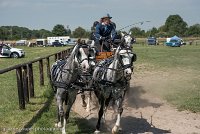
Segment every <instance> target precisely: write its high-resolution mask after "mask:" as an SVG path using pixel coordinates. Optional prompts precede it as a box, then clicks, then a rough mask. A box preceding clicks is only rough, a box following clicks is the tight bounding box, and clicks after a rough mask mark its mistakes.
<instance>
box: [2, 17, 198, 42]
mask: <svg viewBox="0 0 200 134" xmlns="http://www.w3.org/2000/svg"><path fill="white" fill-rule="evenodd" d="M92 29H93V28H92V27H91V31H92ZM91 31H87V30H85V29H84V28H82V27H78V28H76V29H75V30H74V31H71V29H70V28H69V27H68V26H67V28H65V27H64V25H62V24H57V25H55V26H54V27H53V30H52V31H49V30H45V29H40V30H30V29H28V28H26V27H18V26H1V27H0V40H18V39H34V38H46V37H49V36H70V37H74V38H89V37H90V34H91ZM129 31H131V32H132V35H133V36H134V37H148V36H155V37H171V36H174V35H177V36H181V37H200V24H194V25H192V26H188V24H187V23H186V22H185V21H184V20H183V19H182V18H181V16H180V15H178V14H177V15H170V16H169V17H168V18H167V19H166V21H165V24H164V25H162V26H160V27H159V28H156V27H153V28H151V29H150V30H147V31H145V30H142V29H141V28H140V27H132V28H130V30H129Z"/></svg>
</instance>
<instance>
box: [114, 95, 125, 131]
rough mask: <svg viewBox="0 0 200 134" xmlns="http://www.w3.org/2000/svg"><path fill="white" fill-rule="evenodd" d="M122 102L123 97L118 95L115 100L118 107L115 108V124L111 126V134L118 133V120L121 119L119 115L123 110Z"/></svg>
mask: <svg viewBox="0 0 200 134" xmlns="http://www.w3.org/2000/svg"><path fill="white" fill-rule="evenodd" d="M122 102H123V98H122V97H120V98H119V99H118V100H117V107H118V109H117V121H116V123H115V126H114V127H113V128H112V134H116V133H118V131H119V129H120V120H121V115H122V112H123V108H122Z"/></svg>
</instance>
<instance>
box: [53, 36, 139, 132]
mask: <svg viewBox="0 0 200 134" xmlns="http://www.w3.org/2000/svg"><path fill="white" fill-rule="evenodd" d="M122 37H123V38H122V39H121V40H120V41H121V42H120V43H118V46H117V47H116V48H114V49H112V50H113V51H111V52H98V53H96V52H94V51H95V49H94V42H93V44H92V43H91V44H89V45H88V44H85V43H81V42H78V44H77V45H75V47H74V48H73V50H72V51H71V54H70V55H69V56H68V58H67V59H66V60H65V62H64V63H63V64H62V67H58V66H57V65H54V67H52V69H51V81H52V83H53V86H54V87H55V88H56V100H57V105H58V123H57V124H56V126H57V127H62V133H63V134H65V133H66V132H65V125H66V120H67V119H68V117H69V112H70V109H71V107H72V105H73V103H74V101H75V99H76V95H77V94H78V93H80V91H81V92H84V91H91V92H94V93H95V95H96V97H97V98H98V100H99V105H100V109H99V116H98V117H99V118H98V122H97V125H96V131H95V132H96V133H98V132H99V129H100V121H101V117H102V115H103V113H104V109H105V107H107V106H108V104H109V102H110V100H111V99H112V100H113V102H115V104H116V105H117V108H118V109H117V111H118V116H117V122H116V124H115V126H114V127H113V130H112V132H113V133H114V132H117V131H118V129H119V126H120V118H121V114H122V112H123V108H122V102H123V99H124V96H125V93H126V91H127V86H129V85H128V84H129V81H130V79H131V74H132V71H133V62H134V61H135V60H136V55H135V54H134V53H133V51H132V47H131V45H130V41H131V40H130V38H131V37H130V35H129V34H127V35H122ZM88 77H89V78H88ZM83 101H84V100H83ZM64 102H65V104H66V106H67V108H66V111H64V109H63V103H64Z"/></svg>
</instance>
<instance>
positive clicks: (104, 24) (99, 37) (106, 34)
mask: <svg viewBox="0 0 200 134" xmlns="http://www.w3.org/2000/svg"><path fill="white" fill-rule="evenodd" d="M111 18H112V17H111V16H110V15H109V14H107V15H106V16H103V17H102V18H101V19H100V23H98V24H97V25H96V29H95V33H94V34H95V46H96V49H97V52H100V51H104V52H110V51H111V47H110V44H109V42H111V41H113V40H114V39H115V36H116V30H115V29H116V25H115V23H113V22H111ZM102 45H103V46H102ZM101 47H102V48H101Z"/></svg>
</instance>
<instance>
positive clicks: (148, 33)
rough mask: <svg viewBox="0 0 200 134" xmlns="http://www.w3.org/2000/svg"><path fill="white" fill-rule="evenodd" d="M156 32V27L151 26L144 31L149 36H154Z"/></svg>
mask: <svg viewBox="0 0 200 134" xmlns="http://www.w3.org/2000/svg"><path fill="white" fill-rule="evenodd" d="M157 33H158V29H157V28H155V27H153V28H152V29H150V30H148V31H147V32H146V36H150V37H152V36H156V34H157Z"/></svg>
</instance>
